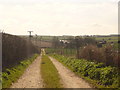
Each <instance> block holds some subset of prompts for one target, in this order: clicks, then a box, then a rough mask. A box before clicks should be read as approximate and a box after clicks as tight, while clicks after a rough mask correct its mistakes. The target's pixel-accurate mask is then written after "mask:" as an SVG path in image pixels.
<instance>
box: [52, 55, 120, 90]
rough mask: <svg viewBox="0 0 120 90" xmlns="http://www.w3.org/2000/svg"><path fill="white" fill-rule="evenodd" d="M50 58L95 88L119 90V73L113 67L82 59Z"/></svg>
mask: <svg viewBox="0 0 120 90" xmlns="http://www.w3.org/2000/svg"><path fill="white" fill-rule="evenodd" d="M51 56H52V57H54V58H56V59H57V60H58V61H59V62H61V63H62V64H63V65H64V66H66V67H68V68H69V69H70V70H72V71H73V72H75V73H76V74H77V75H79V76H80V77H82V78H84V79H85V80H86V81H87V82H89V83H91V84H92V85H94V86H95V87H96V88H99V89H100V88H101V89H102V88H120V84H119V80H118V79H119V78H120V76H119V71H118V69H117V68H115V67H110V66H108V67H107V66H104V64H102V63H98V64H96V63H94V62H89V61H87V60H82V59H70V58H67V57H64V56H61V55H56V54H54V55H51Z"/></svg>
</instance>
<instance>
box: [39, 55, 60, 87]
mask: <svg viewBox="0 0 120 90" xmlns="http://www.w3.org/2000/svg"><path fill="white" fill-rule="evenodd" d="M41 75H42V78H43V83H44V84H45V88H62V84H61V83H60V77H59V74H58V71H57V69H56V68H55V66H54V65H53V63H52V61H51V60H50V59H49V58H48V56H46V55H42V62H41Z"/></svg>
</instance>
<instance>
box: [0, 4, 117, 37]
mask: <svg viewBox="0 0 120 90" xmlns="http://www.w3.org/2000/svg"><path fill="white" fill-rule="evenodd" d="M0 12H1V13H0V28H2V29H5V30H6V32H8V33H13V34H27V30H33V31H34V32H35V33H37V34H51V35H65V34H73V35H80V34H111V33H117V31H118V30H117V19H118V18H117V4H115V3H107V2H103V3H67V2H64V3H63V2H54V3H53V2H46V3H34V4H15V5H11V4H1V5H0ZM93 24H96V25H98V26H99V25H100V26H102V27H98V26H97V27H96V26H95V27H93V26H91V25H93Z"/></svg>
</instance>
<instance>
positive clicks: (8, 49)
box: [2, 34, 39, 71]
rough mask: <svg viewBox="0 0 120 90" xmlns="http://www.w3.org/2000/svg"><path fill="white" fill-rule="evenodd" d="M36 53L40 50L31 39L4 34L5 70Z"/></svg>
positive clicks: (3, 55)
mask: <svg viewBox="0 0 120 90" xmlns="http://www.w3.org/2000/svg"><path fill="white" fill-rule="evenodd" d="M35 53H39V50H38V49H37V48H36V47H35V46H34V45H33V44H32V43H31V41H30V40H25V39H23V38H21V37H19V36H14V35H9V34H2V67H3V68H2V69H3V71H4V70H5V69H6V68H8V67H12V66H14V65H16V64H18V63H19V62H20V61H21V60H24V59H25V58H28V57H30V56H32V55H33V54H35Z"/></svg>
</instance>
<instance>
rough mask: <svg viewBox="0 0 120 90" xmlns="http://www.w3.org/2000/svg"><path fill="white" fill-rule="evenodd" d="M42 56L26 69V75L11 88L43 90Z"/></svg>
mask: <svg viewBox="0 0 120 90" xmlns="http://www.w3.org/2000/svg"><path fill="white" fill-rule="evenodd" d="M40 63H41V56H39V57H37V59H36V60H35V61H34V62H33V63H32V64H31V65H30V66H29V67H28V68H27V69H26V71H25V72H24V74H23V75H22V76H21V77H20V78H19V79H18V81H17V82H16V83H13V84H12V86H11V88H42V87H43V84H42V79H41V75H40Z"/></svg>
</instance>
